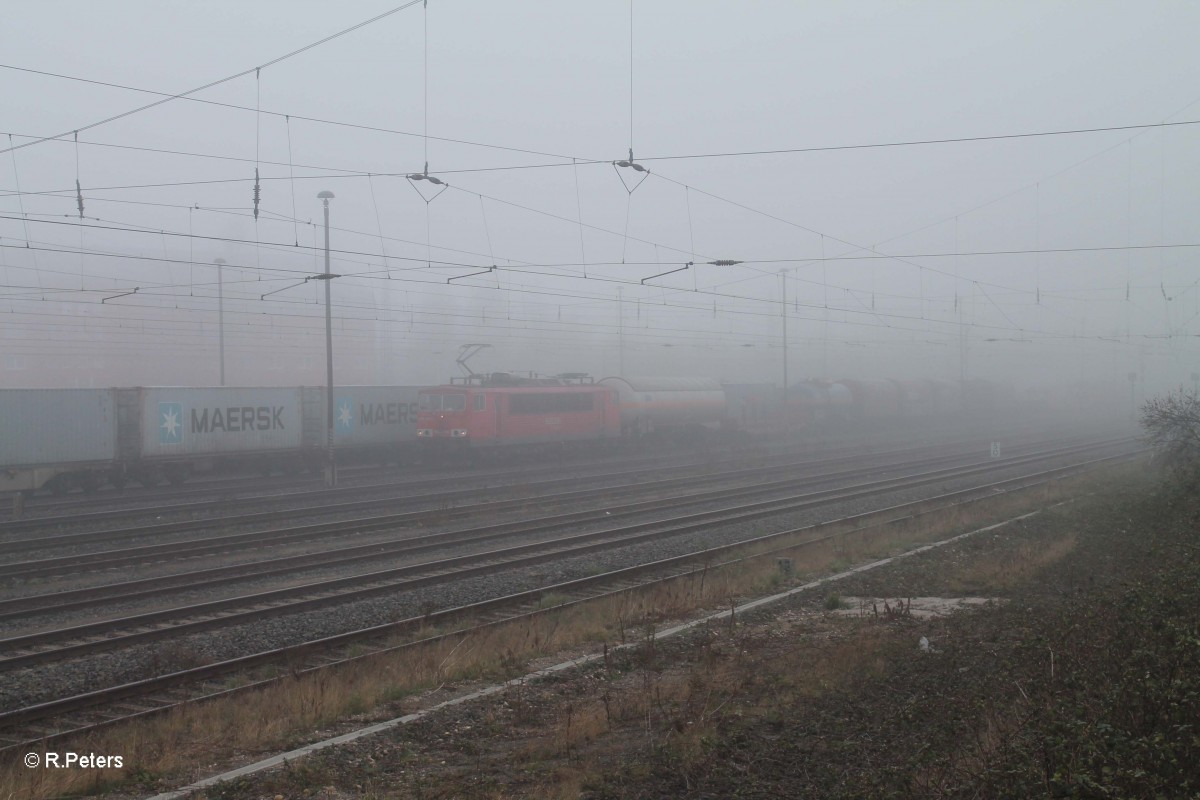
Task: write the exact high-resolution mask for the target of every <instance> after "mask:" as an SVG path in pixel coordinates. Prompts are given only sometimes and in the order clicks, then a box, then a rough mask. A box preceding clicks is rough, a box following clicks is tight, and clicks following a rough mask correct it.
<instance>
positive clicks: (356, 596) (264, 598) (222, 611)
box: [0, 447, 1096, 670]
mask: <svg viewBox="0 0 1200 800" xmlns="http://www.w3.org/2000/svg"><path fill="white" fill-rule="evenodd" d="M1093 449H1096V448H1095V447H1081V448H1077V452H1086V451H1088V450H1093ZM1061 455H1063V454H1062V453H1059V452H1054V453H1052V454H1039V455H1032V456H1025V457H1021V458H1014V459H1010V460H1006V461H998V462H990V463H985V464H983V465H979V466H975V467H969V468H962V467H952V468H946V469H939V470H933V471H930V472H924V473H919V474H918V475H910V476H900V477H896V478H888V479H884V480H881V481H872V482H868V483H862V484H855V485H852V486H850V487H837V488H833V489H827V490H822V491H818V492H811V493H809V494H805V495H800V496H797V497H794V498H790V497H789V498H782V499H775V500H766V501H760V502H756V503H751V504H744V505H740V506H736V507H732V508H721V509H715V510H710V511H703V512H698V513H692V514H685V515H683V516H679V517H672V518H667V519H656V520H652V521H648V522H642V523H635V524H631V525H626V526H623V527H618V528H610V529H603V530H599V531H592V532H586V533H580V534H575V535H572V536H566V537H561V538H558V539H552V540H546V541H537V542H532V543H526V544H520V545H514V546H509V547H503V548H500V549H498V550H490V551H484V552H477V553H471V554H467V555H460V556H452V557H448V558H443V559H439V560H436V561H432V562H423V563H418V564H410V565H405V566H401V567H393V568H390V569H385V570H379V571H376V572H370V573H364V574H359V575H353V576H348V577H340V578H332V579H328V580H324V581H318V582H315V583H310V584H304V585H300V586H293V587H288V588H284V589H275V590H269V591H264V592H257V593H254V594H250V595H241V596H238V597H232V598H225V599H221V600H213V601H207V602H202V603H195V604H190V605H187V606H180V607H176V608H170V609H162V610H158V611H152V612H146V613H142V614H136V615H132V616H128V617H122V618H118V619H113V620H105V621H101V622H94V623H85V624H81V625H75V626H71V627H66V628H57V629H53V630H47V631H42V632H38V633H31V634H26V635H23V636H15V637H9V638H6V639H0V653H3V655H0V670H10V669H15V668H17V667H26V666H31V665H34V664H40V663H45V662H47V661H55V660H61V659H63V658H70V657H75V656H79V655H85V654H90V653H95V652H100V651H104V650H110V649H115V648H118V647H124V646H128V645H131V644H136V643H141V642H147V641H157V640H161V639H166V638H173V637H177V636H180V635H184V634H189V633H196V632H200V631H205V630H212V629H215V628H221V627H229V626H231V625H235V624H241V623H243V622H248V621H253V620H258V619H264V618H268V617H275V616H284V615H289V614H295V613H300V612H304V611H311V610H314V609H317V608H323V607H327V606H331V605H341V604H345V603H347V602H351V601H357V600H361V599H366V598H369V597H376V596H380V595H385V594H395V593H398V592H405V591H413V590H415V589H418V588H423V587H427V586H433V585H438V584H441V583H444V582H445V581H446V579H447V578H451V579H454V580H460V579H463V578H467V577H475V576H482V575H488V574H493V573H495V572H499V571H504V570H509V569H514V568H518V567H529V566H533V565H536V564H541V563H546V562H548V561H555V560H561V559H563V558H570V557H575V556H579V555H585V554H588V553H592V552H597V551H601V550H607V549H612V548H616V547H625V546H629V545H631V544H637V543H640V542H642V541H645V540H647V539H650V538H662V537H665V536H676V535H681V534H685V533H692V532H696V531H698V530H702V529H705V528H707V527H711V526H712V525H713V524H722V525H724V524H731V523H739V522H746V521H749V520H753V519H759V518H762V517H764V516H769V515H773V514H778V513H782V512H784V511H788V512H794V511H797V510H802V509H808V508H814V507H818V506H821V505H827V504H829V503H833V502H840V501H844V500H851V499H857V498H861V497H865V496H870V495H873V494H877V493H879V492H880V491H884V490H888V489H895V488H915V487H919V486H924V485H928V484H931V483H935V482H939V481H943V480H946V479H947V478H952V477H964V476H968V475H974V474H979V473H985V472H990V471H994V470H996V469H999V468H1004V467H1012V466H1019V465H1023V464H1028V463H1032V462H1037V461H1044V460H1046V459H1047V458H1054V457H1058V456H1061ZM751 493H752V494H755V493H758V492H757V491H755V492H751ZM734 496H738V495H734ZM647 502H648V503H653V501H647ZM649 510H655V508H654V506H653V505H650V506H649ZM293 598H298V599H293ZM239 609H244V610H239ZM197 617H200V618H199V619H197ZM173 620H181V621H178V622H174V623H172V621H173ZM155 626H159V627H155ZM130 628H132V630H130ZM122 631H124V632H122ZM95 637H100V638H95ZM46 645H51V647H49V648H47V649H39V648H44V647H45V646H46Z"/></svg>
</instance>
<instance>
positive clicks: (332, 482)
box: [316, 190, 337, 486]
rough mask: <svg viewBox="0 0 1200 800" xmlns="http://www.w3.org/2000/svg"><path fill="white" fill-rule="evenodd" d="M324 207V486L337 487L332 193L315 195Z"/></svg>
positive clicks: (319, 278) (322, 276)
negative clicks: (331, 299)
mask: <svg viewBox="0 0 1200 800" xmlns="http://www.w3.org/2000/svg"><path fill="white" fill-rule="evenodd" d="M317 197H318V198H320V200H321V201H322V202H323V203H324V205H325V272H324V273H322V274H321V275H318V276H316V277H317V280H322V281H325V446H326V449H327V451H328V452H327V453H326V455H325V485H326V486H337V464H336V462H335V461H334V457H333V312H332V311H331V310H330V305H329V283H330V281H332V280H333V279H334V278H336V277H337V276H336V275H334V274H333V273H331V272H330V271H329V201H330V200H332V199H333V192H330V191H328V190H326V191H323V192H321V193H319V194H318V195H317Z"/></svg>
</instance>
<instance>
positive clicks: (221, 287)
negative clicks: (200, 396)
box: [213, 258, 225, 386]
mask: <svg viewBox="0 0 1200 800" xmlns="http://www.w3.org/2000/svg"><path fill="white" fill-rule="evenodd" d="M213 263H214V264H216V265H217V337H218V339H217V342H218V345H217V347H218V349H219V350H220V359H221V385H222V386H224V385H225V280H224V276H223V275H222V272H224V270H223V269H222V268H223V267H224V266H225V259H223V258H215V259H213Z"/></svg>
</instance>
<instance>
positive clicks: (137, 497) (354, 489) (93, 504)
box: [0, 428, 1039, 537]
mask: <svg viewBox="0 0 1200 800" xmlns="http://www.w3.org/2000/svg"><path fill="white" fill-rule="evenodd" d="M997 435H999V434H997ZM977 438H978V437H972V439H971V440H972V441H974V440H977ZM1002 438H1004V439H1005V440H1006V441H1009V442H1020V441H1023V440H1033V439H1037V438H1039V434H1038V433H1036V432H1034V431H1032V430H1030V429H1028V428H1023V429H1013V430H1009V431H1007V432H1005V434H1004V436H1003V437H1002ZM962 441H963V440H962V438H961V437H944V438H943V439H942V440H940V441H937V442H936V443H934V444H932V445H922V446H921V447H926V446H949V445H953V444H955V443H961V442H962ZM771 449H772V451H773V455H774V456H775V457H787V456H789V455H794V454H795V453H797V452H803V453H807V454H809V455H813V456H817V457H824V458H840V457H847V456H853V455H860V456H861V455H866V454H868V453H869V452H870V450H871V448H869V447H868V446H867V445H865V444H863V443H858V444H847V445H840V446H835V447H830V446H828V445H825V444H824V443H819V444H814V443H812V442H795V443H789V444H785V445H776V446H773V447H772V448H771ZM906 449H907V450H912V449H920V448H919V447H918V448H913V447H898V448H895V450H906ZM740 457H741V456H739V455H736V454H735V455H734V456H733V457H732V458H720V459H713V458H712V457H711V454H710V455H706V456H704V457H702V458H701V459H697V458H696V457H695V456H694V454H688V453H684V452H673V453H669V454H668V455H665V456H664V455H651V456H638V455H635V454H632V453H624V454H623V455H621V456H619V457H608V458H599V459H597V458H588V459H578V458H576V459H567V460H562V461H560V460H556V461H555V463H554V464H553V465H551V466H545V465H537V464H535V465H528V464H526V465H522V466H519V467H517V468H514V466H513V465H511V464H507V465H505V466H504V467H501V468H495V469H489V468H478V467H477V468H472V469H464V468H463V467H462V466H461V465H459V466H456V467H454V468H453V469H441V470H435V472H434V474H432V475H431V474H430V473H429V471H428V469H422V470H421V472H420V475H419V476H415V477H414V469H416V468H417V467H416V465H410V467H408V468H404V469H402V470H399V471H398V470H397V468H382V467H354V468H348V469H346V472H354V473H361V475H359V478H358V479H357V480H356V481H355V482H354V483H352V484H349V485H343V486H341V487H339V488H335V489H326V488H325V487H324V486H323V484H322V482H321V480H320V479H317V478H301V479H297V478H295V477H271V478H259V477H255V476H246V475H243V476H238V477H234V478H212V479H206V480H205V481H204V482H203V484H202V485H195V486H189V487H187V488H182V489H171V490H160V489H147V490H144V491H142V490H139V491H130V490H122V491H120V492H116V491H114V492H104V493H101V494H99V495H97V494H92V495H80V496H72V497H69V498H66V499H64V498H62V497H37V498H33V499H30V500H29V501H27V504H26V511H27V515H26V516H24V517H22V518H21V519H6V518H5V517H7V514H8V510H9V509H8V506H7V505H4V504H0V537H3V536H4V535H6V534H13V533H18V532H21V531H31V530H37V529H44V528H47V527H51V526H54V525H74V524H82V523H88V522H104V521H111V520H114V519H123V518H125V517H126V515H128V516H136V515H139V514H141V515H156V516H163V515H175V514H192V515H196V514H202V513H208V512H211V511H213V510H217V509H229V508H241V507H252V506H254V505H256V504H258V505H262V504H266V503H271V502H289V501H292V500H302V501H311V500H321V501H323V500H329V499H332V498H336V497H339V496H340V497H346V498H349V497H353V496H356V495H358V494H360V493H362V494H369V493H371V492H379V491H387V490H394V489H408V488H410V487H411V488H418V489H419V488H423V487H433V486H437V485H438V484H439V483H442V484H444V483H445V482H447V481H455V482H457V483H460V484H461V483H463V482H470V483H482V484H487V483H489V482H492V481H500V482H513V481H515V480H529V479H537V478H539V477H541V476H546V475H556V474H561V473H562V472H563V470H564V469H567V470H581V471H583V472H587V471H589V470H593V469H595V468H600V469H605V468H610V467H617V468H624V469H636V470H641V469H649V468H655V467H659V468H683V467H686V466H688V465H691V466H708V465H711V464H712V463H714V462H716V463H720V462H721V461H728V460H736V459H737V458H740ZM380 472H390V473H391V474H393V475H397V476H398V477H396V478H394V479H388V480H385V481H369V480H368V481H364V480H362V478H368V479H369V478H372V477H374V476H376V475H378V474H379V473H380ZM143 502H147V503H150V504H149V505H140V504H141V503H143ZM131 504H133V505H131ZM106 506H118V507H116V508H105V507H106ZM61 512H67V513H61Z"/></svg>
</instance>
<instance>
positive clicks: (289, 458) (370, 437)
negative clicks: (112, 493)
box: [0, 386, 418, 493]
mask: <svg viewBox="0 0 1200 800" xmlns="http://www.w3.org/2000/svg"><path fill="white" fill-rule="evenodd" d="M417 390H418V387H416V386H341V387H335V390H334V420H333V438H334V447H335V450H336V452H338V454H339V459H341V458H342V456H345V457H346V458H349V459H357V458H365V457H372V458H402V457H404V455H405V454H406V449H407V448H408V447H410V446H411V443H412V442H413V441H414V440H415V438H416V420H417ZM325 396H326V390H325V389H323V388H304V387H297V388H253V387H222V388H196V387H138V388H121V389H43V390H25V389H6V390H0V491H8V492H13V491H23V492H29V491H34V490H36V489H39V488H43V487H45V488H47V489H48V490H50V491H51V492H54V493H61V492H65V491H68V490H70V489H72V488H81V489H83V490H85V491H90V490H92V489H95V488H96V487H98V486H100V485H101V484H104V483H112V484H113V485H116V486H124V485H125V484H126V483H127V482H129V481H136V482H139V483H141V484H143V485H146V486H153V485H155V484H158V483H161V482H163V481H169V482H171V483H180V482H182V481H184V480H186V479H187V478H188V477H189V476H190V475H192V474H194V473H198V472H212V471H218V470H220V471H234V470H246V469H252V470H255V471H258V472H263V473H269V472H271V471H274V470H281V471H295V470H298V469H302V468H306V467H307V468H313V467H316V466H318V465H320V464H322V463H324V459H325V457H326V453H327V451H328V442H327V438H328V433H327V431H328V417H327V415H326V411H325Z"/></svg>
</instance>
